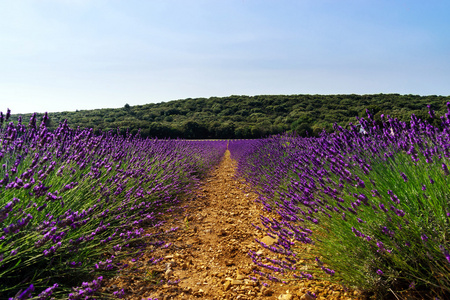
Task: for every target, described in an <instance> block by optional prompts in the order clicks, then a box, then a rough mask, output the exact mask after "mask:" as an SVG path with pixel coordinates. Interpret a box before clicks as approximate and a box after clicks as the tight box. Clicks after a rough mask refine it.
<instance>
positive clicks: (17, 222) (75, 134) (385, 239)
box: [0, 103, 450, 299]
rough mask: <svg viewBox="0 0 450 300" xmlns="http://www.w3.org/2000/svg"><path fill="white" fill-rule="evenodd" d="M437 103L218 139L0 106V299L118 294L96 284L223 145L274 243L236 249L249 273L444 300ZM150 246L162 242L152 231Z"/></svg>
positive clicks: (445, 146) (442, 162)
mask: <svg viewBox="0 0 450 300" xmlns="http://www.w3.org/2000/svg"><path fill="white" fill-rule="evenodd" d="M447 106H448V108H449V110H448V113H447V114H446V115H445V116H442V117H441V118H440V119H441V125H440V126H439V127H433V126H432V125H430V124H429V123H427V122H423V121H421V120H419V119H418V118H416V117H415V116H414V115H412V116H411V121H410V122H409V123H404V122H400V121H398V120H396V119H392V118H391V117H389V116H384V115H382V116H381V119H377V120H375V119H374V118H373V116H372V115H371V114H370V113H369V112H368V117H367V119H358V120H357V121H358V122H359V124H361V126H362V129H360V128H359V127H357V126H355V125H353V124H350V126H348V128H342V127H340V126H339V125H335V128H334V129H335V132H334V133H325V132H324V133H323V134H322V135H321V136H320V137H319V138H302V137H297V136H295V135H289V134H284V135H279V136H273V137H268V138H265V139H260V140H233V141H230V142H229V143H228V144H227V142H226V141H201V140H200V141H186V140H166V139H162V140H159V139H142V138H140V137H139V135H136V136H132V135H129V134H127V135H125V136H121V135H120V134H115V133H114V132H109V133H104V134H99V135H97V134H94V132H93V131H92V130H90V129H85V130H80V129H73V128H69V127H68V126H67V124H66V123H65V122H63V123H61V124H60V126H59V127H58V128H57V129H56V130H55V131H53V132H50V131H49V130H48V129H47V128H46V126H45V123H46V121H47V120H46V118H47V117H46V115H45V116H44V118H43V120H40V121H38V120H36V117H35V116H33V117H32V118H31V119H30V120H29V122H26V123H24V122H23V121H22V120H21V119H19V121H18V122H17V123H15V124H14V123H12V122H9V123H8V118H9V115H10V112H9V111H8V112H7V113H6V115H3V113H0V122H1V125H2V126H1V130H0V142H1V148H0V160H1V165H2V167H1V169H0V172H1V174H0V190H1V196H0V226H1V232H0V278H1V280H0V298H1V299H50V298H55V299H90V298H97V299H98V298H100V299H107V298H121V297H123V296H124V295H123V290H122V291H120V290H115V291H112V290H110V291H109V292H108V293H106V292H105V291H104V290H101V288H102V286H103V284H104V282H105V280H106V279H107V278H109V277H111V276H114V274H117V271H118V270H121V269H124V268H127V265H126V264H124V263H123V261H124V259H125V258H127V259H128V258H133V257H139V256H140V255H142V253H141V252H142V250H140V249H142V248H143V247H145V243H147V242H146V241H147V240H146V239H145V238H146V237H148V234H146V233H145V229H146V228H154V227H159V226H161V225H162V221H161V218H160V216H163V215H165V216H167V215H170V214H171V211H172V209H173V207H176V206H177V205H179V204H180V203H181V201H182V200H185V199H187V198H188V197H189V195H191V193H193V192H194V191H195V189H196V188H197V186H198V183H199V180H200V179H201V178H202V177H204V176H205V174H207V173H208V171H209V170H211V169H212V168H213V167H214V166H216V165H217V164H218V163H219V161H220V160H221V158H222V156H223V155H224V153H225V150H226V149H227V146H228V149H229V150H230V152H231V155H232V158H233V159H234V160H236V161H238V170H237V174H236V177H237V178H240V179H244V180H245V181H246V182H247V184H248V186H249V188H251V189H253V190H254V191H256V192H257V193H258V195H259V199H258V202H259V204H260V205H261V207H262V208H263V211H264V212H263V214H262V215H261V224H262V225H261V224H254V226H255V228H256V229H257V230H260V231H262V232H265V233H266V234H267V235H269V236H271V237H272V238H274V239H275V240H276V242H275V243H274V244H273V245H267V244H265V243H264V242H263V241H260V240H258V242H259V243H260V245H261V246H262V247H264V248H266V249H269V250H270V251H271V252H272V253H274V254H275V255H276V257H277V259H274V258H273V256H270V257H268V256H265V255H261V253H260V252H258V251H252V250H250V251H249V255H250V256H251V257H252V260H253V262H254V264H256V265H257V267H258V268H256V269H255V270H254V273H255V274H254V276H257V277H258V278H266V279H268V280H269V281H272V282H281V283H290V284H293V283H294V284H295V282H299V281H304V280H325V281H330V282H335V283H339V284H340V285H343V286H345V287H346V288H349V289H356V290H359V291H362V292H363V293H365V295H367V296H373V297H376V298H380V299H384V298H387V297H389V296H391V297H392V296H395V297H402V296H403V295H409V296H417V297H421V295H422V296H423V295H427V297H428V296H430V297H435V298H436V299H446V298H448V297H449V295H450V279H449V278H450V241H449V235H450V226H449V225H450V196H449V192H448V191H449V184H450V171H449V169H448V166H449V158H450V103H448V104H447ZM429 114H430V116H431V117H432V118H436V116H435V115H434V112H433V111H432V110H431V109H430V111H429ZM174 230H175V229H174ZM152 243H153V244H152V246H154V247H162V248H163V247H168V241H165V240H164V236H161V237H157V238H156V241H155V239H153V241H152ZM152 260H153V263H154V264H157V263H159V262H161V260H162V258H161V257H154V258H153V259H152ZM252 278H255V280H257V279H256V277H252ZM309 295H310V297H312V298H315V294H314V292H313V291H311V292H310V293H309Z"/></svg>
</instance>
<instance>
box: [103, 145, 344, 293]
mask: <svg viewBox="0 0 450 300" xmlns="http://www.w3.org/2000/svg"><path fill="white" fill-rule="evenodd" d="M235 164H236V163H235V161H233V160H231V158H230V153H229V151H227V152H226V153H225V156H224V158H223V160H222V162H221V164H220V165H219V166H218V167H217V168H216V169H215V170H214V171H213V172H212V174H211V175H210V176H209V177H207V179H205V181H204V184H203V185H202V187H201V188H200V190H199V191H198V195H197V199H195V200H193V201H190V202H189V204H188V206H187V207H184V208H183V209H179V210H178V211H174V215H173V217H172V218H171V219H168V220H167V223H166V224H165V225H164V226H163V227H162V228H163V229H165V231H166V232H167V231H170V228H174V227H179V229H178V230H175V231H173V232H170V233H168V234H167V235H168V237H166V238H165V241H166V242H172V244H171V245H170V246H168V247H167V248H165V249H161V248H155V249H157V250H155V251H153V250H152V249H151V248H148V247H147V248H146V250H144V254H143V256H142V257H141V258H140V259H139V260H138V261H136V262H129V263H130V264H131V265H132V268H131V269H130V270H128V271H127V272H126V273H123V274H121V275H120V276H119V277H117V278H115V279H114V280H112V281H111V285H112V286H113V288H117V287H118V288H124V290H125V292H126V295H125V298H126V299H148V298H153V299H154V298H157V299H159V300H167V299H286V300H291V299H312V298H310V297H309V296H308V295H305V292H306V289H309V290H311V291H313V292H314V291H316V293H318V294H323V295H324V297H318V299H348V296H350V295H349V294H347V293H344V292H343V291H341V290H340V289H339V288H338V287H336V286H325V284H324V283H317V282H316V283H313V282H304V283H301V284H300V285H299V284H297V286H296V287H294V286H287V285H283V284H280V283H273V284H271V285H270V286H269V287H265V286H263V285H261V284H260V283H259V282H255V281H253V280H250V277H249V276H255V275H254V273H253V272H252V270H253V268H254V266H253V263H252V261H251V259H250V257H249V256H248V255H247V253H248V250H250V249H251V250H254V251H263V250H261V249H262V248H261V247H260V246H259V245H258V244H256V242H255V241H254V239H255V238H259V239H261V238H263V236H262V233H260V232H258V231H257V230H256V229H255V228H254V227H253V226H252V225H251V224H252V223H254V224H260V220H259V214H260V209H259V207H258V206H257V204H255V202H254V200H255V199H256V197H257V195H256V194H254V193H246V192H244V190H245V185H244V184H243V183H240V182H238V181H236V180H234V178H233V175H234V172H235V167H236V166H235ZM264 251H266V250H265V249H264ZM264 253H266V252H264ZM159 256H162V257H164V261H162V262H160V263H158V264H156V265H154V264H152V263H151V261H152V257H159ZM255 277H258V276H255ZM163 278H164V279H165V282H167V281H168V280H169V283H165V284H158V282H159V281H160V280H161V279H163ZM325 290H326V291H325ZM322 291H323V293H322ZM333 293H334V294H333ZM344 294H345V295H344ZM325 296H329V297H325Z"/></svg>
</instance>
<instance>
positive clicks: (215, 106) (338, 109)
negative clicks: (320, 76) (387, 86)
mask: <svg viewBox="0 0 450 300" xmlns="http://www.w3.org/2000/svg"><path fill="white" fill-rule="evenodd" d="M449 101H450V96H418V95H399V94H374V95H354V94H351V95H259V96H229V97H211V98H195V99H192V98H188V99H184V100H174V101H169V102H162V103H156V104H154V103H152V104H146V105H136V106H130V105H128V104H125V106H124V107H123V108H116V109H95V110H80V111H75V112H57V113H49V124H48V125H49V128H50V129H54V128H56V127H57V125H58V124H59V122H61V121H63V120H65V119H67V121H68V124H69V126H71V127H73V128H76V127H81V128H85V127H89V128H93V129H94V130H95V131H96V132H98V131H109V130H114V131H117V130H118V129H117V128H119V131H120V133H122V134H123V133H125V132H126V131H127V130H128V131H129V132H131V133H132V134H135V133H137V132H138V130H140V134H141V136H143V137H160V138H163V137H170V138H177V137H179V138H187V139H203V138H210V139H215V138H218V139H222V138H224V139H232V138H259V137H263V136H267V135H271V134H277V133H282V132H286V131H296V132H297V133H298V134H299V135H302V136H304V135H306V134H307V132H308V135H318V134H319V133H320V132H321V131H322V130H323V129H325V130H327V131H332V126H333V124H334V123H338V124H339V125H341V126H346V125H348V123H349V122H353V123H357V122H356V119H355V117H357V116H358V117H362V116H366V109H368V110H369V111H370V112H371V114H373V115H375V118H379V117H380V115H381V114H385V115H390V116H392V117H395V118H398V119H399V120H403V121H407V120H409V118H410V115H411V114H415V115H416V116H418V117H419V118H421V119H427V120H430V118H429V116H428V108H427V104H429V105H431V108H432V109H434V110H435V111H436V112H437V113H438V114H440V115H442V114H444V113H445V112H446V111H447V110H446V107H445V104H446V102H449ZM30 116H31V115H30V114H29V115H22V117H23V119H24V122H25V121H27V120H28V119H29V117H30ZM17 117H18V116H17V115H13V116H12V119H13V120H17ZM433 122H439V121H438V120H436V119H434V120H433ZM435 125H438V124H435Z"/></svg>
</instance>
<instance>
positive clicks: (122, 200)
mask: <svg viewBox="0 0 450 300" xmlns="http://www.w3.org/2000/svg"><path fill="white" fill-rule="evenodd" d="M9 115H10V112H9V110H8V112H7V114H6V115H4V114H3V113H0V123H1V125H2V126H1V129H0V143H1V145H0V165H1V168H0V192H1V195H0V229H1V230H0V278H1V280H0V298H2V299H5V298H8V297H10V298H11V299H28V298H30V297H34V298H33V299H47V298H50V297H57V298H69V299H85V298H86V297H90V296H91V295H94V294H95V293H96V291H97V290H98V289H99V287H100V286H101V283H102V280H103V277H102V276H105V275H108V274H110V273H111V272H114V271H115V270H117V269H119V268H122V267H124V266H122V265H121V264H120V260H121V259H122V258H123V257H124V256H127V255H139V254H140V253H139V251H142V250H136V248H133V247H131V246H132V245H133V244H136V243H139V242H140V241H141V239H142V238H143V237H144V236H145V234H144V228H145V227H149V226H159V225H160V224H161V221H160V218H158V216H159V215H161V214H164V213H165V212H166V211H167V210H169V209H170V207H171V206H173V205H174V204H176V203H178V201H179V200H180V197H183V195H187V193H188V192H189V191H190V189H192V188H193V187H195V185H196V183H197V181H198V179H199V178H200V176H202V175H203V174H205V173H206V172H207V171H208V170H209V169H210V168H211V167H212V166H214V165H215V164H217V163H218V162H219V160H220V158H221V157H222V155H223V153H224V151H225V149H226V142H202V141H196V142H194V141H181V140H158V139H145V140H144V139H141V138H139V136H131V135H127V136H125V137H124V136H120V135H113V134H112V133H111V132H110V133H107V134H102V135H99V136H96V135H94V134H93V132H92V130H89V129H86V130H79V129H76V130H75V129H71V128H69V127H68V126H67V124H66V123H62V124H60V126H59V127H58V128H57V129H56V130H55V131H54V132H49V131H48V130H47V128H46V126H45V122H46V118H47V117H46V116H44V119H43V120H42V122H41V124H40V125H39V126H37V124H36V117H35V116H33V117H32V118H31V119H30V122H29V124H28V125H24V124H22V120H21V119H19V122H18V123H17V124H13V123H7V121H8V118H9ZM158 245H164V242H162V241H161V242H159V243H158ZM157 261H159V260H158V259H155V262H157Z"/></svg>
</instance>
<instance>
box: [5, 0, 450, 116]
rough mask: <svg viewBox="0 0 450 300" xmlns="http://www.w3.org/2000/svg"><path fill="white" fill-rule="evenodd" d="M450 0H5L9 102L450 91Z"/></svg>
mask: <svg viewBox="0 0 450 300" xmlns="http://www.w3.org/2000/svg"><path fill="white" fill-rule="evenodd" d="M449 14H450V1H446V0H442V1H438V0H427V1H423V0H373V1H372V0H297V1H293V0H292V1H287V0H208V1H207V0H146V1H142V0H139V1H135V0H126V1H125V0H124V1H119V0H91V1H87V0H35V1H32V0H20V1H14V0H8V1H6V0H0V110H2V111H5V110H6V108H8V107H9V108H10V109H11V110H12V111H13V113H27V112H34V111H38V112H44V111H49V112H52V111H73V110H76V109H79V110H81V109H94V108H106V107H123V106H124V105H125V103H129V104H130V105H137V104H146V103H152V102H163V101H170V100H176V99H184V98H189V97H191V98H195V97H212V96H228V95H260V94H347V93H354V94H371V93H400V94H419V95H445V96H447V95H450V18H448V15H449Z"/></svg>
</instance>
